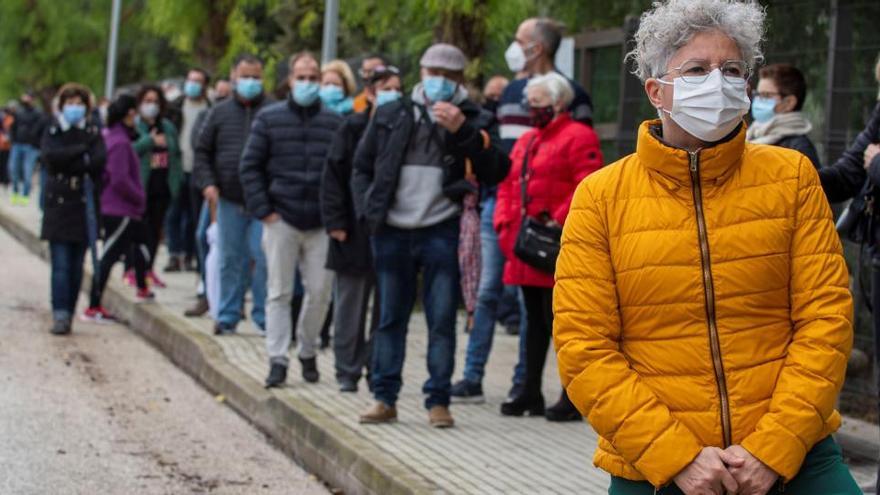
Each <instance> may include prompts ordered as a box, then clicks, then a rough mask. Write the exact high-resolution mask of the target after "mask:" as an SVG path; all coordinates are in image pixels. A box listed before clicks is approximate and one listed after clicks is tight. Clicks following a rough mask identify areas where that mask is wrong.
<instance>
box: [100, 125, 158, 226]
mask: <svg viewBox="0 0 880 495" xmlns="http://www.w3.org/2000/svg"><path fill="white" fill-rule="evenodd" d="M103 133H104V143H105V144H106V146H107V166H106V168H105V169H104V175H103V180H102V184H103V187H102V188H101V214H103V215H108V216H114V217H130V218H134V219H135V220H140V218H141V216H143V214H144V209H146V203H147V198H146V193H145V192H144V187H143V185H141V174H140V160H139V159H138V157H137V154H136V153H135V152H134V148H133V147H132V144H131V138H130V137H129V130H128V129H127V128H126V127H125V125H124V124H122V123H118V124H116V125H114V126H113V127H110V128H107V129H104V131H103Z"/></svg>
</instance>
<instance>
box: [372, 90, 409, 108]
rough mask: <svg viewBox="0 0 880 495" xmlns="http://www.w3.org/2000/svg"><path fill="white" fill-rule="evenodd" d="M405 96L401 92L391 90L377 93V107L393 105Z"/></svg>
mask: <svg viewBox="0 0 880 495" xmlns="http://www.w3.org/2000/svg"><path fill="white" fill-rule="evenodd" d="M401 96H403V95H402V94H401V93H400V91H397V90H394V89H392V90H389V91H377V92H376V106H377V107H381V106H382V105H384V104H386V103H392V102H395V101H397V100H399V99H400V97H401Z"/></svg>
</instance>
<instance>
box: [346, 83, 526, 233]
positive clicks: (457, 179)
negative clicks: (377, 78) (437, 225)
mask: <svg viewBox="0 0 880 495" xmlns="http://www.w3.org/2000/svg"><path fill="white" fill-rule="evenodd" d="M415 105H416V104H415V103H413V102H412V101H409V100H399V101H396V102H394V103H388V104H386V105H383V106H381V107H380V108H379V109H378V110H377V111H376V114H375V116H374V117H373V120H372V121H371V122H370V125H369V126H368V127H367V131H366V134H365V135H364V137H363V139H362V140H361V143H360V145H359V146H358V148H357V151H356V152H355V158H354V174H353V176H352V179H351V180H352V187H351V188H352V193H353V194H354V205H355V210H356V211H357V213H358V216H359V217H361V218H364V219H366V222H367V226H368V228H369V230H370V232H372V233H375V232H377V231H378V230H379V229H380V228H382V226H384V225H385V220H386V217H387V216H388V210H389V209H390V208H391V206H392V202H393V201H394V198H395V195H396V193H397V185H398V180H399V179H400V169H401V167H402V166H403V160H404V159H405V157H406V152H407V146H408V143H409V142H410V138H411V137H412V132H413V130H414V129H415V128H416V122H415V112H414V110H415ZM459 108H460V109H461V111H462V113H464V115H465V118H466V121H465V123H464V125H463V126H462V127H461V129H459V130H458V132H456V133H455V134H450V133H448V132H446V131H443V130H442V129H441V131H442V135H443V136H444V137H445V147H446V154H445V156H444V157H443V162H444V163H445V164H447V166H446V169H445V171H444V180H443V193H444V194H445V195H446V197H447V198H449V199H450V200H452V201H455V202H460V201H461V200H462V198H463V197H464V195H465V194H466V193H467V192H469V191H471V190H472V187H471V186H470V184H469V183H468V182H467V181H466V180H465V179H464V176H465V160H466V159H470V160H471V162H472V163H473V168H474V173H475V174H476V176H477V181H478V182H479V183H480V185H481V186H491V185H495V184H498V183H499V182H501V181H502V180H504V178H505V177H506V176H507V172H508V170H509V169H510V159H509V158H508V156H507V154H506V153H505V152H504V151H502V150H501V148H500V147H499V146H498V145H497V143H498V132H497V130H498V125H497V122H496V120H495V117H494V116H493V115H492V114H490V113H489V112H486V111H483V110H482V109H481V108H480V107H479V106H478V105H476V104H475V103H473V102H471V101H470V100H465V101H464V102H463V103H461V104H460V105H459ZM422 111H423V112H424V111H425V110H424V108H423V109H422ZM481 131H485V132H486V134H487V135H488V137H489V145H488V146H485V145H484V144H485V142H484V136H483V133H482V132H481Z"/></svg>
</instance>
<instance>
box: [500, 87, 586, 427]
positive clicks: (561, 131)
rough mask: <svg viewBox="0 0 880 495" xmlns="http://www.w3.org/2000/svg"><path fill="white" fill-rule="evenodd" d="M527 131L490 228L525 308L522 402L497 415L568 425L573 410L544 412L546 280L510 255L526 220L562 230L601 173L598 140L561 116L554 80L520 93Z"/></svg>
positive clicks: (549, 323)
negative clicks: (577, 194) (583, 188)
mask: <svg viewBox="0 0 880 495" xmlns="http://www.w3.org/2000/svg"><path fill="white" fill-rule="evenodd" d="M526 95H527V98H528V103H529V109H530V113H531V122H530V123H531V125H532V127H533V128H532V130H530V131H528V132H526V133H525V134H523V135H522V137H520V138H519V139H518V140H517V142H516V144H515V145H514V147H513V152H512V153H511V154H510V161H511V170H510V174H509V175H508V176H507V179H505V180H504V182H502V183H501V184H500V185H499V186H498V200H497V201H498V203H497V204H496V206H495V217H494V226H495V229H496V230H497V232H498V243H499V246H500V248H501V252H502V253H504V257H505V258H506V262H505V264H504V283H505V284H507V285H513V286H518V287H520V288H521V289H522V293H523V298H524V300H525V305H526V319H527V322H528V328H527V329H526V370H525V371H526V379H525V388H524V389H523V393H522V395H520V396H518V397H516V398H515V399H514V400H512V401H508V402H505V403H503V404H502V405H501V414H503V415H505V416H522V415H523V414H524V413H526V412H528V413H529V414H530V415H532V416H541V415H544V416H546V418H547V420H548V421H575V420H579V419H580V418H581V416H580V414H579V413H578V412H577V409H574V408H571V409H570V410H560V409H550V410H547V411H546V414H545V411H544V396H543V394H542V393H541V383H542V382H543V377H544V362H545V360H546V358H547V347H548V346H549V344H550V340H551V334H552V330H553V312H552V311H551V304H552V300H553V286H554V285H555V281H554V279H553V273H552V272H546V271H543V270H542V269H540V268H538V267H535V266H532V265H529V264H528V263H527V262H526V261H523V260H522V259H520V258H519V257H518V256H517V255H516V253H515V252H514V246H515V244H516V242H517V236H518V235H519V233H520V230H521V229H522V227H523V221H524V220H525V218H526V217H529V218H531V219H533V220H537V221H538V222H540V223H543V224H546V225H550V226H555V227H559V228H561V226H562V225H564V224H565V219H566V218H567V217H568V210H569V208H570V207H571V198H572V196H573V195H574V191H575V188H577V186H578V184H580V182H581V181H582V180H583V179H584V177H586V176H588V175H589V174H591V173H593V172H595V171H597V170H599V168H600V167H601V166H602V151H601V149H600V148H599V138H598V137H597V136H596V133H595V132H593V129H592V128H590V127H589V126H586V125H584V124H582V123H580V122H577V121H575V120H572V119H571V116H570V115H569V113H568V111H567V109H568V108H569V106H570V105H571V101H572V99H573V98H574V92H573V91H572V90H571V86H570V85H569V83H568V81H567V80H566V79H565V77H563V76H561V75H560V74H557V73H555V72H549V73H547V74H545V75H543V76H536V77H533V78H531V79H529V83H528V85H527V86H526Z"/></svg>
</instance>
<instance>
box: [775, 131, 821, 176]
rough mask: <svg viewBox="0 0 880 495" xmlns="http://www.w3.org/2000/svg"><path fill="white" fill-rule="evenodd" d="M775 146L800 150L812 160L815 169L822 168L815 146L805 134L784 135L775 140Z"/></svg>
mask: <svg viewBox="0 0 880 495" xmlns="http://www.w3.org/2000/svg"><path fill="white" fill-rule="evenodd" d="M776 146H781V147H783V148H788V149H792V150H795V151H800V152H801V153H803V154H804V155H805V156H806V157H807V158H809V159H810V161H811V162H813V166H814V167H816V170H819V169H820V168H822V161H821V160H819V153H818V152H816V147H815V146H813V142H812V141H810V137H809V136H807V135H806V134H801V135H799V136H787V137H784V138H782V139H780V140H779V141H777V142H776Z"/></svg>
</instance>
